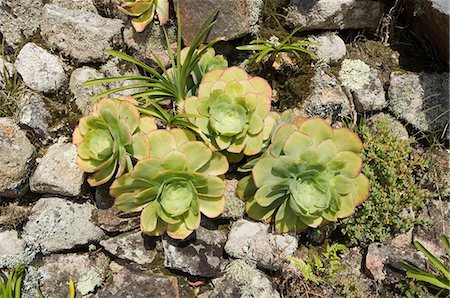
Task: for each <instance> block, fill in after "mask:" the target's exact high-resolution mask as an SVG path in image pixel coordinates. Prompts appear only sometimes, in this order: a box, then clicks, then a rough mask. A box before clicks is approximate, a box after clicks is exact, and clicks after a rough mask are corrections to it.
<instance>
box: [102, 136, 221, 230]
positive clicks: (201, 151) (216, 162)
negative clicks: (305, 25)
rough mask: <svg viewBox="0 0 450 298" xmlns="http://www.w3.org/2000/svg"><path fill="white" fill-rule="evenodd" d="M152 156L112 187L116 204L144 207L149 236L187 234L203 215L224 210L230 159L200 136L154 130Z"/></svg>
mask: <svg viewBox="0 0 450 298" xmlns="http://www.w3.org/2000/svg"><path fill="white" fill-rule="evenodd" d="M148 140H149V143H150V157H149V158H148V159H146V160H143V161H139V162H138V163H137V165H136V166H135V167H134V169H133V171H131V172H130V173H128V174H126V175H123V176H122V177H120V178H119V179H117V180H116V181H115V182H114V183H113V184H112V185H111V188H110V193H111V195H112V196H114V197H115V198H116V201H115V204H116V206H117V207H118V208H119V209H121V210H124V211H141V210H142V213H141V230H142V231H143V232H144V233H146V234H148V235H162V234H163V233H165V232H166V231H167V233H168V235H169V236H171V237H172V238H176V239H184V238H186V237H187V236H188V235H190V234H191V233H192V232H193V231H194V230H195V229H196V228H197V227H198V226H199V224H200V219H201V214H204V215H206V216H207V217H211V218H213V217H217V216H219V215H220V213H222V211H223V209H224V204H225V201H224V198H223V194H224V190H225V182H224V181H223V179H222V178H220V177H218V176H220V175H223V174H225V173H226V172H227V170H228V162H227V160H226V158H225V157H224V156H223V155H222V154H221V153H219V152H213V151H212V150H211V149H210V148H208V147H207V146H206V145H205V144H204V143H202V142H199V141H196V140H195V136H194V135H193V134H192V133H191V132H190V131H187V130H182V129H173V130H156V131H153V132H151V133H149V134H148Z"/></svg>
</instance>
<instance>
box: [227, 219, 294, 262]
mask: <svg viewBox="0 0 450 298" xmlns="http://www.w3.org/2000/svg"><path fill="white" fill-rule="evenodd" d="M268 229H269V227H268V226H266V225H264V224H262V223H258V222H251V221H248V220H245V219H240V220H238V221H236V222H235V223H233V224H232V226H231V230H230V233H229V234H228V241H227V243H226V244H225V251H226V252H227V254H229V255H230V256H232V257H235V258H239V259H244V260H248V261H253V262H256V264H257V265H258V266H259V267H262V268H265V269H269V270H276V269H277V268H279V267H280V266H281V262H282V261H283V260H284V259H285V258H286V256H289V255H292V254H293V253H294V251H295V250H296V249H297V247H298V241H297V239H296V238H295V237H293V236H291V235H288V234H284V235H274V234H271V233H269V231H268Z"/></svg>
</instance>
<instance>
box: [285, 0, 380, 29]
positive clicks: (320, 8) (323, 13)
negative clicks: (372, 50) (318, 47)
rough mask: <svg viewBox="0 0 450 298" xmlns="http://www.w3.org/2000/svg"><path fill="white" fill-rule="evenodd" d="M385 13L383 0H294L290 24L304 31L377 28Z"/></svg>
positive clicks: (290, 13) (288, 16) (289, 12)
mask: <svg viewBox="0 0 450 298" xmlns="http://www.w3.org/2000/svg"><path fill="white" fill-rule="evenodd" d="M382 13H383V5H382V4H381V2H380V1H371V0H314V1H304V0H291V1H290V4H289V6H288V13H287V16H286V21H287V23H288V24H289V25H290V26H292V27H295V28H301V30H302V31H310V30H341V29H360V28H369V29H372V30H375V29H376V28H377V26H378V22H379V20H380V17H381V15H382Z"/></svg>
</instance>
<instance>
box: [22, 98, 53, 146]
mask: <svg viewBox="0 0 450 298" xmlns="http://www.w3.org/2000/svg"><path fill="white" fill-rule="evenodd" d="M17 118H18V119H19V122H20V123H21V124H24V125H26V126H28V127H30V128H32V129H33V130H34V132H35V133H36V136H38V137H39V139H40V140H41V141H43V142H44V143H45V142H46V140H47V139H48V138H49V132H48V129H49V123H50V121H51V116H50V112H49V111H48V110H47V108H46V106H45V102H44V97H43V96H41V95H39V94H37V93H34V92H25V93H23V96H22V97H21V98H20V99H19V101H18V105H17Z"/></svg>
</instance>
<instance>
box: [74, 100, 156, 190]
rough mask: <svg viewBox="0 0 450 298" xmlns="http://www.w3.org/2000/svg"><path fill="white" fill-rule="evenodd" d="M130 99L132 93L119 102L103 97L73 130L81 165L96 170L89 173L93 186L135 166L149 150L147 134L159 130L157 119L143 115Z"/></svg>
mask: <svg viewBox="0 0 450 298" xmlns="http://www.w3.org/2000/svg"><path fill="white" fill-rule="evenodd" d="M131 100H132V98H129V97H122V98H121V101H120V102H116V101H114V100H112V99H108V98H105V99H102V100H100V101H99V102H98V103H97V104H96V105H95V106H94V107H93V110H92V113H91V114H90V115H88V116H86V117H83V118H81V119H80V122H79V124H78V126H77V127H76V128H75V130H74V132H73V143H74V144H75V145H76V146H77V148H78V157H77V162H78V166H79V168H80V169H81V170H83V171H84V172H86V173H93V174H92V175H91V176H90V177H88V182H89V184H90V185H91V186H98V185H102V184H104V183H106V182H108V181H109V180H110V179H111V178H112V177H113V176H114V174H115V177H119V176H121V175H122V174H123V173H124V172H125V171H130V170H131V169H132V168H133V162H134V161H135V160H141V159H145V158H147V157H148V156H149V154H150V147H149V142H148V139H147V137H146V135H147V134H148V133H149V132H151V131H153V130H156V123H155V120H154V119H153V118H150V117H141V116H140V114H139V111H138V110H137V109H136V106H135V105H134V104H133V103H132V102H131Z"/></svg>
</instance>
